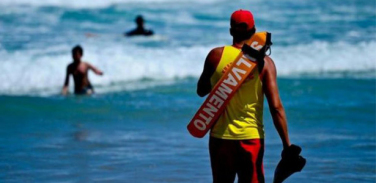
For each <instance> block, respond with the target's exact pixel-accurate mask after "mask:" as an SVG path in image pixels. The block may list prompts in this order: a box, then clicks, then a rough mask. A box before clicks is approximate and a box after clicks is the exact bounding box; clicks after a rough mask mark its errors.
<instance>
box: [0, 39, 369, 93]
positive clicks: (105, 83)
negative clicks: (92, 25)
mask: <svg viewBox="0 0 376 183" xmlns="http://www.w3.org/2000/svg"><path fill="white" fill-rule="evenodd" d="M95 45H96V44H83V47H84V48H85V53H84V60H88V61H90V63H92V64H93V65H95V66H97V67H98V68H100V69H101V70H103V71H104V76H102V77H100V76H95V75H94V74H93V73H90V75H89V77H90V79H91V81H92V83H93V84H94V86H100V87H99V88H101V89H99V90H98V91H99V92H111V91H120V90H133V89H138V88H145V87H150V86H156V85H163V84H171V83H173V82H174V81H176V80H179V79H183V78H187V77H198V76H199V75H200V73H201V72H202V68H203V62H204V59H205V57H206V54H207V53H208V52H209V51H210V49H211V48H212V47H214V45H213V46H205V47H204V46H195V47H174V48H172V47H162V48H152V47H139V46H135V45H123V44H122V43H114V42H111V43H110V42H108V43H106V42H103V43H101V44H100V46H95ZM98 45H99V44H98ZM70 46H71V45H57V46H53V47H49V48H47V49H41V48H35V49H28V50H26V51H25V50H23V51H16V52H12V53H11V52H6V51H5V50H0V58H2V61H1V64H0V70H1V71H2V72H1V74H0V80H1V81H2V82H1V83H0V94H2V95H4V94H5V95H25V94H37V95H44V94H47V95H50V94H56V93H58V92H59V90H60V89H61V87H62V85H63V82H64V76H65V71H66V65H67V64H69V62H70V60H71V58H70V48H71V47H70ZM373 50H376V42H368V43H366V42H363V43H359V44H354V45H350V44H348V43H342V42H340V43H334V44H331V43H327V42H315V43H312V44H308V45H296V46H288V47H286V48H283V47H280V46H276V47H274V48H273V50H272V51H273V52H272V58H273V59H274V61H275V63H276V66H277V69H278V74H279V76H280V77H291V76H294V77H295V76H300V75H302V74H312V75H316V76H317V77H320V75H322V74H324V75H325V74H326V73H350V74H349V75H350V76H351V73H355V74H354V77H356V73H364V72H367V73H369V72H371V73H372V72H373V73H374V74H371V76H368V77H375V75H376V74H375V72H376V65H375V63H376V54H375V52H374V51H373ZM145 79H146V81H147V82H145ZM72 82H73V80H72V79H71V82H70V85H71V86H72V85H73V83H72Z"/></svg>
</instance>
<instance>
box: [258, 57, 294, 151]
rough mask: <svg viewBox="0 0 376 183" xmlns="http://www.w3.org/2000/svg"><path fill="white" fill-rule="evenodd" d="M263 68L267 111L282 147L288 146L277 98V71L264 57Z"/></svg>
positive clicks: (271, 62)
mask: <svg viewBox="0 0 376 183" xmlns="http://www.w3.org/2000/svg"><path fill="white" fill-rule="evenodd" d="M264 60H265V66H264V70H263V71H262V73H261V74H262V80H263V89H264V92H265V96H266V98H267V100H268V104H269V110H270V113H271V115H272V118H273V123H274V126H275V128H276V130H277V131H278V134H279V136H280V138H281V140H282V144H283V147H284V148H286V147H289V146H290V140H289V135H288V130H287V119H286V114H285V109H284V108H283V105H282V101H281V98H280V97H279V92H278V85H277V70H276V67H275V65H274V62H273V60H272V59H271V58H270V57H268V56H266V57H265V59H264Z"/></svg>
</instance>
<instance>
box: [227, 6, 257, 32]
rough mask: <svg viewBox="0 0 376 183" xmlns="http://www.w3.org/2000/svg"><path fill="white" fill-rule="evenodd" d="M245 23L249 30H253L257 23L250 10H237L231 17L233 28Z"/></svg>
mask: <svg viewBox="0 0 376 183" xmlns="http://www.w3.org/2000/svg"><path fill="white" fill-rule="evenodd" d="M240 23H245V24H247V26H248V27H247V29H248V30H249V29H252V28H253V27H254V26H255V21H254V20H253V15H252V13H251V12H250V11H248V10H242V9H240V10H236V11H234V13H232V15H231V26H234V25H236V24H240Z"/></svg>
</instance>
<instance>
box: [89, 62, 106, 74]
mask: <svg viewBox="0 0 376 183" xmlns="http://www.w3.org/2000/svg"><path fill="white" fill-rule="evenodd" d="M86 64H87V65H88V67H89V69H91V70H93V71H94V73H95V74H97V75H103V72H102V71H101V70H99V69H97V68H96V67H94V66H92V65H91V64H89V63H86Z"/></svg>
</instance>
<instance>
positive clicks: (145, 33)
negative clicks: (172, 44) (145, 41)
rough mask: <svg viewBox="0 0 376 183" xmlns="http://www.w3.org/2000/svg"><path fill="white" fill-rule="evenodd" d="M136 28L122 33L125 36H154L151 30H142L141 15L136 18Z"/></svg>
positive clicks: (142, 21)
mask: <svg viewBox="0 0 376 183" xmlns="http://www.w3.org/2000/svg"><path fill="white" fill-rule="evenodd" d="M135 21H136V24H137V27H136V28H135V29H134V30H131V31H129V32H126V33H124V35H125V36H151V35H153V34H154V32H153V31H152V30H147V29H145V28H144V22H145V21H144V18H143V17H142V16H141V15H138V16H137V17H136V20H135Z"/></svg>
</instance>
